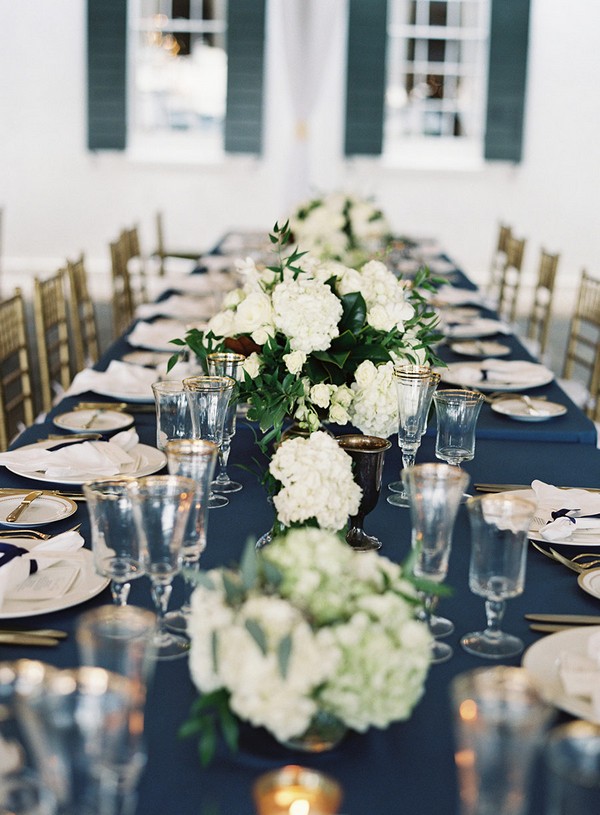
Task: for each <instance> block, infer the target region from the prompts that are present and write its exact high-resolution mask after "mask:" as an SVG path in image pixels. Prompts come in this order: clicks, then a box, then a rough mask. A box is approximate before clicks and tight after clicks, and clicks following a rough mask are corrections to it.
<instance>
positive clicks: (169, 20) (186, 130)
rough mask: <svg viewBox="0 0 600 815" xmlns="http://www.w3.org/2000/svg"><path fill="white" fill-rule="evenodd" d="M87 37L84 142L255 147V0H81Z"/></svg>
mask: <svg viewBox="0 0 600 815" xmlns="http://www.w3.org/2000/svg"><path fill="white" fill-rule="evenodd" d="M128 6H129V7H128ZM156 15H159V16H158V17H157V16H156ZM87 37H88V54H87V68H88V146H89V149H90V150H125V149H129V148H132V147H133V148H137V147H139V146H140V145H143V144H144V141H145V143H146V145H151V144H152V143H153V142H154V143H160V145H161V150H160V155H161V157H164V158H168V157H169V153H171V154H172V155H173V156H174V157H179V156H182V155H184V157H185V155H186V151H185V148H182V147H181V145H182V142H184V143H187V144H188V146H189V145H191V147H190V150H188V151H187V154H188V155H189V153H190V151H191V152H192V153H193V155H194V156H195V157H198V156H200V157H201V158H203V159H204V158H206V157H207V155H208V153H207V151H209V149H213V151H214V150H216V151H219V150H220V151H221V152H222V149H223V146H224V149H225V151H226V152H230V153H260V151H261V142H262V119H263V114H262V100H263V63H264V45H265V43H264V39H265V0H230V1H229V2H226V0H204V2H202V0H162V2H161V0H129V4H128V0H87ZM225 47H226V48H227V56H226V57H225V54H224V50H225ZM132 60H133V63H132ZM196 60H197V62H196ZM128 63H129V67H128ZM225 63H226V65H225ZM132 65H133V66H134V69H133V70H130V68H131V66H132ZM158 66H160V67H158ZM207 66H208V67H207ZM209 75H210V77H211V79H210V82H209V81H208V80H207V81H204V79H205V77H206V78H207V77H208V76H209ZM179 137H181V138H179ZM211 145H212V147H211ZM148 149H150V148H148ZM182 151H183V152H182ZM152 152H153V153H154V154H156V149H154V150H153V151H152ZM208 157H209V158H210V155H208Z"/></svg>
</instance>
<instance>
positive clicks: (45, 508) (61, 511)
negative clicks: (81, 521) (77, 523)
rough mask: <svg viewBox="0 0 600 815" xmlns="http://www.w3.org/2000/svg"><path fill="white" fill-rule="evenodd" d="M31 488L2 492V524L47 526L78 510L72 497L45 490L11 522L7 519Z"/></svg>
mask: <svg viewBox="0 0 600 815" xmlns="http://www.w3.org/2000/svg"><path fill="white" fill-rule="evenodd" d="M28 492H29V490H23V491H22V492H16V493H11V494H10V495H8V494H5V495H3V494H1V493H0V524H1V525H3V526H7V527H11V528H13V529H25V528H27V527H36V526H45V525H46V524H51V523H54V522H56V521H62V520H64V519H65V518H68V517H69V516H70V515H73V513H74V512H76V511H77V504H76V503H75V501H72V500H71V499H70V498H65V497H63V496H62V495H56V494H54V493H51V492H43V493H42V495H40V496H39V497H38V498H36V499H35V501H33V502H32V503H31V504H30V505H29V506H28V507H27V509H26V510H25V511H24V512H23V513H22V514H21V515H20V516H19V520H18V521H13V522H12V523H10V522H9V521H7V520H6V517H7V515H9V514H10V513H11V512H12V511H13V510H14V509H15V508H16V507H18V506H19V504H20V503H21V501H22V500H23V498H24V497H25V496H26V495H27V493H28Z"/></svg>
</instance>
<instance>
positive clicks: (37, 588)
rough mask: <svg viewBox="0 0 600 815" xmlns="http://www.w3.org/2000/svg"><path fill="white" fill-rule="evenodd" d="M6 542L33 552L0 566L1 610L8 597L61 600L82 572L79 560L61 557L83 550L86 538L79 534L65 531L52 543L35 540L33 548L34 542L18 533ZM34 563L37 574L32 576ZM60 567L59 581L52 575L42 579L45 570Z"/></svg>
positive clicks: (5, 540) (4, 541)
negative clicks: (20, 536) (41, 574)
mask: <svg viewBox="0 0 600 815" xmlns="http://www.w3.org/2000/svg"><path fill="white" fill-rule="evenodd" d="M3 543H12V544H15V545H16V546H22V547H23V548H27V549H29V552H27V553H26V554H23V555H20V556H17V557H14V558H13V559H12V560H10V561H9V562H8V563H6V564H5V565H4V566H0V608H2V604H3V602H4V600H5V598H8V597H13V598H17V597H18V598H19V599H23V600H25V599H31V598H34V599H39V600H42V599H45V598H51V597H59V596H61V594H63V593H64V592H65V591H68V587H69V586H70V585H72V583H73V580H74V579H75V577H76V576H77V574H78V572H79V565H78V563H77V561H76V560H67V559H65V558H62V557H61V554H63V555H64V554H66V553H67V552H76V551H77V550H78V549H81V547H82V546H83V538H82V537H81V535H80V534H79V532H73V531H71V532H62V533H61V534H60V535H55V536H54V537H52V538H49V539H48V540H45V541H39V542H38V541H35V544H34V545H33V546H30V544H31V541H30V540H27V541H26V540H25V539H24V538H19V535H18V533H17V532H15V536H14V538H4V539H3ZM24 544H26V545H24ZM32 560H34V561H35V562H36V564H37V572H35V573H34V574H30V572H31V561H32ZM58 564H60V567H61V568H60V572H59V573H58V574H57V575H56V578H57V579H53V578H52V576H51V575H50V574H47V575H43V578H44V579H40V576H39V573H40V572H41V571H44V570H47V569H48V568H49V567H50V566H56V565H58ZM65 578H66V579H65ZM28 584H31V585H28Z"/></svg>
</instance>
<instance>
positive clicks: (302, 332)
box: [238, 276, 342, 354]
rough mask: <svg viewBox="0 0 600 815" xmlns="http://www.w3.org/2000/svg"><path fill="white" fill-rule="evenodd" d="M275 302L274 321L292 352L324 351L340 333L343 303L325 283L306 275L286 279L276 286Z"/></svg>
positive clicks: (273, 300) (274, 290)
mask: <svg viewBox="0 0 600 815" xmlns="http://www.w3.org/2000/svg"><path fill="white" fill-rule="evenodd" d="M272 302H273V323H274V325H275V327H276V328H277V329H278V330H279V331H281V332H282V333H283V334H285V335H286V337H288V338H289V340H290V347H291V349H292V351H304V353H306V354H310V353H311V352H312V351H325V350H326V349H327V348H329V345H330V344H331V340H332V339H333V338H334V337H337V336H338V328H337V325H338V323H339V321H340V319H341V316H342V304H341V302H340V300H339V299H338V298H337V297H336V296H335V294H334V293H333V292H332V291H331V289H330V288H329V286H326V285H325V284H324V283H321V282H319V281H318V280H313V279H310V278H305V277H303V276H299V277H298V279H297V280H286V281H284V282H282V283H279V284H278V285H277V286H275V288H274V289H273V295H272ZM238 311H239V308H238Z"/></svg>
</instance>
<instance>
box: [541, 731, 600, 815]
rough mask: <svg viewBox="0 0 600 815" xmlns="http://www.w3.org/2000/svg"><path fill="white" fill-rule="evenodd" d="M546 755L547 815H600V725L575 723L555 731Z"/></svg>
mask: <svg viewBox="0 0 600 815" xmlns="http://www.w3.org/2000/svg"><path fill="white" fill-rule="evenodd" d="M544 753H545V759H546V772H547V774H548V779H547V780H548V783H547V784H546V789H547V800H546V808H545V813H546V815H584V813H590V815H591V813H597V812H600V725H597V724H592V723H591V722H584V721H575V722H570V723H569V724H564V725H561V726H559V727H555V728H554V729H553V730H551V731H550V734H549V736H548V740H547V742H546V746H545V751H544Z"/></svg>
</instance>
